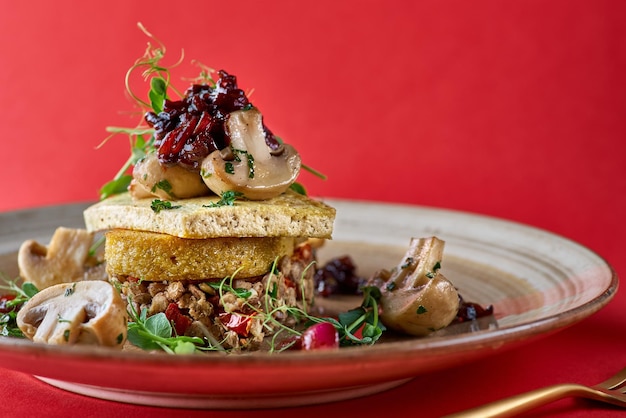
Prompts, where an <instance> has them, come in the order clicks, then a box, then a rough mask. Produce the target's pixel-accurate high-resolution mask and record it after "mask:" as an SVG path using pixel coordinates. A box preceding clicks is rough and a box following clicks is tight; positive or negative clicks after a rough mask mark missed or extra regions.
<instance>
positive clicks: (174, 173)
mask: <svg viewBox="0 0 626 418" xmlns="http://www.w3.org/2000/svg"><path fill="white" fill-rule="evenodd" d="M128 189H129V191H130V194H131V196H133V197H134V198H135V199H141V198H144V197H150V196H156V197H159V198H161V199H170V200H171V199H187V198H190V197H195V196H203V195H206V194H209V189H208V188H207V186H206V185H205V184H204V182H203V181H202V177H200V174H199V173H197V172H195V171H191V170H187V169H186V168H183V167H180V166H178V165H165V164H161V163H160V162H159V160H158V158H157V155H156V154H149V155H147V156H146V157H145V158H144V159H142V160H140V161H138V162H137V164H135V167H134V168H133V180H132V181H131V183H130V186H129V188H128Z"/></svg>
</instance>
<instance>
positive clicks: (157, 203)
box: [150, 199, 181, 213]
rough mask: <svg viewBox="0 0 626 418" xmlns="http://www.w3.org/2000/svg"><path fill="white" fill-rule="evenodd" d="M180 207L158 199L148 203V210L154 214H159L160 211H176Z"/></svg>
mask: <svg viewBox="0 0 626 418" xmlns="http://www.w3.org/2000/svg"><path fill="white" fill-rule="evenodd" d="M180 207H181V206H180V205H172V202H168V201H167V200H160V199H154V200H153V201H152V203H150V209H152V210H153V211H154V213H159V212H161V211H162V210H168V209H178V208H180Z"/></svg>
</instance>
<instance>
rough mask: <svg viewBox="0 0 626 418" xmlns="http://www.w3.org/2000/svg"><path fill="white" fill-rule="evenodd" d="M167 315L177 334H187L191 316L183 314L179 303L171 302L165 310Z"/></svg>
mask: <svg viewBox="0 0 626 418" xmlns="http://www.w3.org/2000/svg"><path fill="white" fill-rule="evenodd" d="M165 317H166V318H167V319H168V320H169V321H170V323H171V324H173V325H174V330H175V331H176V335H185V332H186V331H187V328H189V326H190V325H191V322H192V321H191V318H190V317H188V316H187V315H185V314H183V313H182V311H181V310H180V308H179V307H178V305H176V304H175V303H170V304H169V305H167V309H166V310H165Z"/></svg>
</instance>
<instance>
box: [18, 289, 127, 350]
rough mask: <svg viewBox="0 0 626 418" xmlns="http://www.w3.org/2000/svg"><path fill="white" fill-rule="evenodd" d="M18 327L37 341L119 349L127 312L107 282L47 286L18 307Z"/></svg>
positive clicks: (124, 335)
mask: <svg viewBox="0 0 626 418" xmlns="http://www.w3.org/2000/svg"><path fill="white" fill-rule="evenodd" d="M17 326H18V327H19V328H20V330H22V332H23V333H24V335H25V336H26V337H27V338H29V339H31V340H33V342H36V343H47V344H59V345H64V344H92V345H102V346H108V347H117V348H121V347H122V346H123V345H124V342H125V341H126V331H127V327H128V315H127V312H126V305H125V303H124V301H123V300H122V298H121V296H120V294H119V293H118V291H117V290H116V289H115V288H114V287H113V286H112V285H111V284H110V283H108V282H104V281H81V282H76V283H62V284H57V285H54V286H51V287H48V288H46V289H44V290H42V291H40V292H39V293H37V294H36V295H35V296H33V297H32V298H31V299H30V300H29V301H28V302H27V303H26V304H24V306H23V307H22V308H21V309H20V311H19V312H18V315H17Z"/></svg>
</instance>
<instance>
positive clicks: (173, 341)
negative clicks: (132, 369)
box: [127, 301, 220, 354]
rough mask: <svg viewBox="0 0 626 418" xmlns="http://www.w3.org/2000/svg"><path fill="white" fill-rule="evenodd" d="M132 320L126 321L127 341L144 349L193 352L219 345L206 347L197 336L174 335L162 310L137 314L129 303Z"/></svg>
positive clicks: (215, 348)
mask: <svg viewBox="0 0 626 418" xmlns="http://www.w3.org/2000/svg"><path fill="white" fill-rule="evenodd" d="M128 306H129V314H130V318H131V320H132V322H129V323H128V334H127V339H128V341H129V342H130V343H131V344H133V345H135V346H137V347H139V348H141V349H144V350H163V351H165V352H167V353H169V354H193V353H195V352H197V351H205V350H217V349H220V347H207V346H206V342H205V340H203V339H202V338H199V337H185V336H179V335H175V332H174V329H173V327H172V324H170V321H169V320H168V319H167V317H166V316H165V314H164V313H163V312H161V313H158V314H155V315H152V316H150V317H148V310H147V309H145V308H144V309H142V310H141V313H140V314H137V311H136V310H135V308H134V306H133V303H132V301H131V303H129V305H128Z"/></svg>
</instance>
